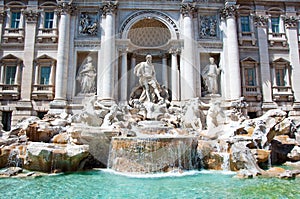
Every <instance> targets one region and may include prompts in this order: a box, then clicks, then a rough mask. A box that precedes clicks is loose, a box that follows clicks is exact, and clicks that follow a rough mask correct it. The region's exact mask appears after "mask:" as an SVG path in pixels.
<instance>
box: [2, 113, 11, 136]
mask: <svg viewBox="0 0 300 199" xmlns="http://www.w3.org/2000/svg"><path fill="white" fill-rule="evenodd" d="M11 116H12V112H11V111H3V112H2V124H3V130H4V131H10V129H11Z"/></svg>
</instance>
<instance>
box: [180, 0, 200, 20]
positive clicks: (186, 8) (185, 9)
mask: <svg viewBox="0 0 300 199" xmlns="http://www.w3.org/2000/svg"><path fill="white" fill-rule="evenodd" d="M196 11H197V8H196V4H195V3H182V4H180V13H181V14H182V16H183V17H191V16H193V14H194V13H195V12H196Z"/></svg>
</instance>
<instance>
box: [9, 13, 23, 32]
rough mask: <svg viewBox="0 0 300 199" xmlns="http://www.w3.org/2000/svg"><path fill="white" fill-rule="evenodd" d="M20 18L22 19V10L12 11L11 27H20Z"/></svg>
mask: <svg viewBox="0 0 300 199" xmlns="http://www.w3.org/2000/svg"><path fill="white" fill-rule="evenodd" d="M20 19H21V12H12V13H11V23H10V27H11V28H19V25H20Z"/></svg>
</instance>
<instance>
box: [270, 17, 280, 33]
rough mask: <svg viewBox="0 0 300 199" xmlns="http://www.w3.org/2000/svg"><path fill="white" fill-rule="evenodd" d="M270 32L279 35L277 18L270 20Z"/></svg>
mask: <svg viewBox="0 0 300 199" xmlns="http://www.w3.org/2000/svg"><path fill="white" fill-rule="evenodd" d="M271 25H272V32H273V33H279V17H272V18H271Z"/></svg>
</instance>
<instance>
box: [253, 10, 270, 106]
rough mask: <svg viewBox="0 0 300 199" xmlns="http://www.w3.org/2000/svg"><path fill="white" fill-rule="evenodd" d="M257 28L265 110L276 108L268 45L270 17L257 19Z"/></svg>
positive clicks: (263, 16) (262, 16)
mask: <svg viewBox="0 0 300 199" xmlns="http://www.w3.org/2000/svg"><path fill="white" fill-rule="evenodd" d="M255 24H256V26H257V38H258V46H259V60H260V75H261V83H262V95H263V106H262V108H263V109H270V108H274V103H273V102H272V84H271V82H272V81H271V72H270V60H269V45H268V32H267V28H268V16H266V15H261V16H256V17H255Z"/></svg>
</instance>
